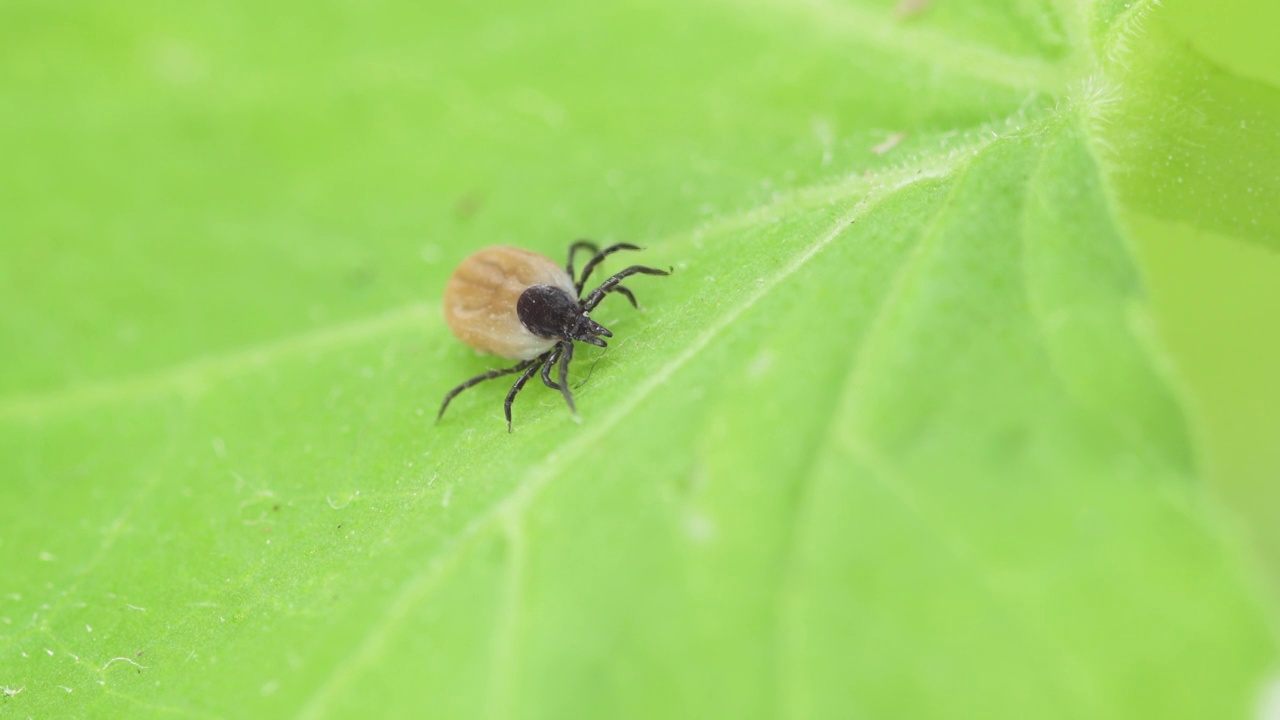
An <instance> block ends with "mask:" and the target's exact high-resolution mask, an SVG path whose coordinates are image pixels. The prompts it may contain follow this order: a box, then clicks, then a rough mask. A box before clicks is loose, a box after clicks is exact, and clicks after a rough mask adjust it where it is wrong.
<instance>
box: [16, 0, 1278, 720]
mask: <svg viewBox="0 0 1280 720" xmlns="http://www.w3.org/2000/svg"><path fill="white" fill-rule="evenodd" d="M1151 10H1152V7H1151V5H1150V4H1147V3H1131V4H1130V3H1111V2H1101V3H1097V4H1084V5H1078V6H1077V5H1075V4H1072V3H1067V2H1060V3H1051V2H1042V3H1001V2H994V1H987V2H975V3H966V4H963V5H960V4H947V3H935V4H934V5H933V6H929V7H925V8H924V9H922V10H920V11H919V12H917V13H916V14H914V15H912V16H910V17H905V18H903V17H900V16H899V15H898V14H895V7H894V5H893V4H892V3H888V2H865V3H847V4H846V3H835V2H830V3H828V2H810V3H797V4H782V3H767V2H758V3H745V4H729V3H715V2H708V3H702V4H695V5H684V4H681V5H678V6H677V5H669V6H655V5H651V4H634V5H631V4H607V5H605V6H603V7H596V6H592V7H589V8H588V7H580V6H577V5H575V4H562V5H557V4H550V5H548V4H540V5H539V6H538V7H536V8H534V7H525V6H523V5H518V4H512V5H510V6H502V7H494V6H492V5H485V6H483V7H479V6H474V7H473V6H472V5H468V4H457V5H444V4H438V5H437V4H432V5H430V6H422V5H414V4H410V3H387V4H384V5H379V6H377V7H363V6H361V7H357V6H346V5H341V6H314V5H307V6H305V7H303V6H301V5H300V6H298V7H297V8H291V9H290V11H288V12H286V10H285V9H284V7H283V6H278V5H277V6H271V7H264V6H261V5H259V4H251V3H240V4H233V5H225V4H219V5H216V6H215V5H208V6H205V5H195V6H191V7H186V6H184V7H183V8H182V9H181V10H176V9H165V8H152V7H149V6H145V5H144V4H142V3H136V4H129V3H125V4H122V5H115V6H111V7H109V8H108V7H105V6H101V7H99V6H92V7H90V6H86V7H85V8H84V11H85V15H84V16H83V17H81V18H80V19H79V20H78V21H72V20H71V19H69V18H68V17H66V16H61V15H58V14H57V11H56V10H54V9H52V8H47V7H45V6H43V5H42V4H37V3H17V4H14V5H11V6H8V7H6V9H4V10H3V11H0V13H3V15H0V28H4V29H2V30H0V42H3V44H4V46H5V47H7V48H9V50H8V51H7V53H6V55H4V56H3V63H4V65H3V67H4V68H5V69H6V70H7V71H8V73H9V75H10V76H11V77H12V78H13V81H12V83H11V84H9V85H8V86H7V88H6V90H5V94H6V95H7V96H8V100H9V102H4V103H0V107H3V108H5V109H3V110H0V129H2V130H3V132H0V137H3V138H5V139H4V140H0V143H3V145H0V148H2V149H3V150H4V154H5V155H6V156H7V157H9V158H10V161H9V162H8V163H7V170H6V171H4V172H0V190H3V192H0V198H3V199H0V215H3V217H5V218H6V220H5V222H6V225H7V226H8V229H7V231H6V232H5V235H6V236H7V237H9V238H12V239H11V240H7V241H6V243H5V245H4V247H3V255H0V262H2V263H3V268H4V270H3V272H5V273H6V277H5V282H4V283H3V284H0V303H3V304H4V306H5V307H7V308H10V310H8V311H6V312H5V313H4V314H3V315H2V316H0V323H2V324H0V332H2V333H3V337H5V338H10V339H11V341H10V342H12V345H11V347H10V348H9V349H8V350H7V352H6V356H7V357H8V361H7V362H6V363H5V364H4V366H3V368H0V476H3V477H4V478H6V481H5V484H4V486H3V496H2V498H0V499H2V500H3V502H0V528H2V529H0V551H3V554H4V555H3V557H4V573H3V576H2V577H0V623H3V624H0V686H3V687H4V688H5V689H6V693H5V696H4V697H3V698H2V699H0V703H3V704H0V712H4V711H8V712H13V713H14V714H15V715H22V716H25V715H33V716H44V715H62V714H65V715H73V716H84V715H93V716H117V715H129V716H136V715H140V714H141V715H169V714H173V715H194V716H201V717H204V716H219V717H223V716H225V717H232V716H246V715H249V716H254V715H269V716H275V715H302V716H304V717H329V716H355V715H362V716H363V715H369V714H373V715H378V716H409V715H412V714H417V713H420V712H422V711H423V710H424V708H429V709H430V711H431V712H432V714H434V715H439V716H443V717H472V716H482V715H484V716H491V717H513V716H521V717H546V718H563V717H584V716H599V715H605V716H609V717H636V718H651V717H691V718H692V717H708V716H722V717H735V718H746V717H769V716H786V717H850V716H902V717H922V716H959V717H974V716H982V717H1011V718H1025V717H1037V718H1049V717H1064V718H1065V717H1081V716H1086V717H1117V718H1119V717H1170V718H1172V717H1222V716H1244V715H1246V714H1247V713H1249V712H1250V711H1251V710H1252V709H1253V708H1254V706H1255V703H1256V701H1257V697H1258V693H1259V691H1260V689H1261V688H1262V687H1263V682H1264V678H1265V677H1266V673H1267V672H1268V671H1270V670H1273V668H1274V665H1275V662H1276V643H1275V638H1274V635H1273V633H1272V632H1271V630H1270V629H1269V625H1268V621H1269V618H1270V617H1271V614H1272V609H1271V608H1269V607H1267V606H1266V605H1265V602H1264V599H1263V598H1262V597H1261V596H1260V595H1259V593H1258V592H1257V590H1256V588H1255V587H1254V585H1253V581H1252V579H1251V578H1250V576H1249V575H1248V573H1247V572H1246V571H1245V570H1244V569H1243V567H1242V566H1243V563H1242V561H1241V554H1240V552H1239V549H1238V548H1237V547H1236V545H1235V542H1234V541H1233V539H1232V537H1231V534H1230V532H1229V529H1228V528H1226V527H1225V526H1224V524H1223V522H1222V520H1221V519H1220V518H1219V517H1218V516H1217V515H1216V513H1215V510H1214V508H1213V505H1212V503H1211V502H1210V501H1208V500H1207V499H1206V497H1205V495H1204V490H1203V488H1202V487H1201V485H1200V483H1199V470H1198V466H1197V462H1196V459H1195V446H1194V442H1193V441H1192V439H1191V438H1190V436H1189V433H1188V430H1187V422H1186V419H1185V417H1184V412H1183V410H1182V408H1181V406H1180V405H1179V402H1178V400H1177V397H1176V394H1175V391H1174V388H1173V386H1172V385H1171V383H1170V381H1169V379H1168V378H1167V377H1165V375H1164V374H1163V373H1162V371H1161V370H1160V363H1159V355H1158V350H1156V349H1155V348H1153V345H1152V340H1151V333H1150V331H1149V327H1148V320H1147V318H1146V315H1145V310H1144V307H1145V305H1144V303H1145V300H1144V296H1143V289H1142V285H1141V282H1140V279H1139V277H1138V275H1137V273H1136V271H1135V269H1134V267H1133V262H1132V260H1131V259H1130V257H1129V254H1128V249H1127V245H1126V238H1125V236H1124V233H1123V230H1122V228H1121V227H1120V226H1119V225H1118V224H1117V222H1116V220H1115V217H1114V214H1113V213H1114V208H1115V206H1116V203H1117V201H1118V200H1119V201H1123V202H1128V203H1133V204H1135V205H1139V206H1142V207H1143V208H1144V210H1146V211H1149V212H1154V213H1155V214H1157V215H1162V216H1167V217H1175V218H1177V217H1179V213H1181V212H1182V209H1183V208H1186V207H1188V204H1191V205H1194V203H1195V202H1196V200H1195V198H1194V197H1192V196H1189V195H1188V196H1177V197H1173V196H1169V195H1167V194H1162V193H1164V191H1163V190H1162V191H1160V192H1154V191H1153V192H1152V193H1150V194H1144V192H1143V191H1142V190H1141V186H1142V182H1143V180H1142V178H1162V179H1163V180H1162V182H1163V181H1164V180H1167V178H1164V175H1163V174H1162V173H1161V172H1160V171H1159V160H1158V158H1156V157H1155V156H1154V155H1153V154H1152V153H1151V152H1149V151H1143V150H1142V149H1143V148H1148V149H1149V146H1147V145H1143V143H1144V142H1147V143H1149V142H1154V141H1153V140H1152V138H1156V137H1159V133H1160V132H1162V131H1161V130H1160V129H1159V128H1158V127H1155V128H1153V129H1150V130H1144V128H1143V127H1141V126H1140V125H1139V124H1138V123H1136V122H1132V118H1133V115H1134V113H1135V112H1138V111H1139V110H1140V109H1141V108H1143V107H1149V106H1151V104H1152V103H1155V102H1156V101H1155V100H1152V99H1150V98H1156V97H1158V96H1159V94H1160V88H1161V87H1164V86H1159V85H1157V86H1155V87H1146V88H1145V89H1143V91H1142V93H1134V94H1131V93H1129V92H1128V91H1129V90H1130V89H1131V88H1132V87H1133V85H1132V84H1131V83H1133V82H1135V80H1134V78H1135V77H1141V76H1140V75H1138V73H1139V70H1136V69H1134V68H1138V67H1140V62H1139V59H1140V58H1143V57H1146V56H1145V55H1144V54H1143V53H1145V52H1148V49H1150V48H1155V50H1150V52H1156V51H1159V52H1166V51H1167V52H1173V51H1171V50H1168V48H1167V46H1166V45H1161V44H1160V43H1162V42H1164V41H1162V40H1160V39H1158V38H1156V39H1152V38H1153V37H1154V36H1149V35H1146V34H1144V33H1143V32H1142V28H1143V27H1144V25H1143V18H1144V17H1145V14H1146V13H1148V12H1150V11H1151ZM6 16H7V17H6ZM35 28H41V30H42V31H41V32H35V31H34V29H35ZM1117 43H1122V45H1118V44H1117ZM1144 43H1149V44H1144ZM1180 57H1183V56H1180ZM1187 57H1189V56H1187ZM1186 62H1194V61H1193V60H1186ZM86 68H94V72H86ZM53 87H66V88H69V90H68V91H67V92H52V91H51V90H50V88H53ZM1264 90H1265V88H1264ZM1267 92H1271V91H1267ZM1259 93H1260V94H1259V95H1258V97H1261V98H1263V100H1262V101H1259V102H1264V101H1266V100H1265V98H1266V97H1269V96H1267V95H1266V92H1263V91H1259ZM1118 98H1120V99H1123V100H1118ZM1135 98H1136V99H1135ZM1144 98H1145V99H1144ZM1142 103H1147V105H1142ZM19 107H20V108H22V110H21V111H19V110H17V109H16V108H19ZM1135 108H1137V109H1135ZM1144 133H1146V134H1144ZM1215 147H1219V148H1220V149H1222V150H1224V151H1234V150H1238V147H1237V146H1235V145H1229V144H1225V141H1224V144H1221V145H1218V146H1215ZM1276 147H1277V146H1276V145H1274V144H1273V145H1271V146H1269V149H1268V152H1274V151H1275V149H1276ZM1135 148H1137V149H1135ZM1212 154H1213V153H1205V154H1204V155H1203V157H1204V158H1205V162H1206V163H1210V161H1211V160H1212V157H1211V156H1212ZM1215 167H1216V166H1215ZM1213 172H1216V171H1213ZM1213 172H1211V171H1210V170H1204V171H1203V172H1201V171H1196V172H1195V173H1194V174H1195V177H1197V178H1200V179H1206V178H1209V179H1211V178H1212V177H1215V176H1214V175H1213ZM1162 187H1163V186H1162ZM1113 188H1114V189H1113ZM1135 188H1136V189H1135ZM1229 211H1230V208H1229V207H1227V206H1223V205H1214V204H1212V203H1205V204H1202V205H1194V207H1190V209H1188V210H1187V212H1188V213H1190V215H1188V217H1190V216H1191V215H1194V218H1195V219H1196V220H1195V221H1196V222H1205V223H1209V224H1212V225H1215V226H1217V227H1229V228H1237V229H1240V228H1244V229H1240V232H1241V233H1242V234H1244V235H1246V236H1249V237H1250V238H1254V237H1255V236H1254V235H1251V233H1253V231H1251V230H1248V228H1245V227H1244V225H1241V224H1240V223H1236V222H1235V221H1234V220H1229V219H1224V214H1229ZM1259 217H1260V216H1259ZM1203 218H1207V220H1201V219H1203ZM1266 232H1267V231H1265V229H1264V231H1260V232H1259V233H1258V234H1257V235H1256V238H1265V237H1267V235H1266ZM583 235H586V236H590V237H593V238H596V239H598V240H602V241H622V240H625V241H634V242H638V243H640V244H642V245H644V246H646V250H645V251H644V252H643V253H642V254H637V255H634V256H633V258H634V259H635V260H636V261H638V262H644V263H648V264H653V265H660V266H666V265H671V266H674V268H675V272H674V274H673V275H672V276H670V277H669V278H648V277H645V278H638V279H636V281H635V282H631V283H630V286H631V287H632V289H633V290H634V291H635V292H636V294H637V296H638V297H639V298H640V300H641V302H642V304H643V305H644V306H645V312H643V313H635V312H633V311H632V310H631V309H630V308H629V307H627V306H626V304H625V303H623V302H618V301H616V299H614V300H611V301H610V302H608V303H606V304H605V305H604V306H602V309H601V311H600V312H599V313H597V314H596V315H595V317H596V319H597V320H600V321H601V322H603V323H604V324H605V325H606V326H608V327H610V328H611V329H612V330H613V331H614V332H615V334H616V338H615V339H614V340H613V341H612V344H611V347H610V349H609V350H608V351H607V352H604V353H597V352H591V353H587V352H584V353H582V355H581V356H580V358H579V360H578V364H577V365H576V366H575V373H574V379H575V382H581V383H582V384H581V385H580V387H579V388H578V389H577V391H576V392H577V397H578V400H579V407H580V411H581V413H582V422H581V423H580V424H575V423H574V422H573V421H572V418H571V416H570V415H569V414H568V413H567V411H566V410H565V408H564V407H563V403H562V401H561V399H560V397H559V395H558V394H556V393H554V392H552V391H550V390H547V389H546V388H542V387H534V384H532V383H531V385H530V386H529V387H528V388H527V389H526V391H525V392H524V393H523V394H522V395H521V396H520V397H519V398H518V400H517V402H516V405H515V422H516V431H515V433H513V434H511V435H508V434H507V433H506V432H505V427H504V424H503V422H502V421H501V407H500V406H501V398H502V395H503V393H504V391H505V386H504V387H495V386H494V385H496V384H498V383H494V384H489V385H486V386H480V387H478V388H476V389H473V390H470V391H468V392H467V393H466V394H464V395H462V396H460V397H459V398H458V399H457V400H455V402H454V404H453V405H452V406H451V407H450V410H449V414H448V415H447V416H446V417H445V418H444V420H443V421H442V422H441V423H439V424H438V425H432V422H431V421H432V417H433V416H434V413H435V408H436V402H438V399H439V398H440V396H441V395H442V394H443V393H444V392H445V391H446V390H447V389H448V388H449V387H452V386H453V385H455V384H456V383H458V382H460V381H462V380H463V379H466V378H467V377H470V376H472V375H475V374H478V373H480V372H483V371H484V370H485V369H487V368H489V367H492V366H493V360H492V359H491V358H483V357H477V356H475V355H474V354H473V353H471V352H470V351H468V350H467V349H465V348H463V347H461V346H460V345H459V344H458V343H456V342H455V341H453V340H452V338H451V337H450V336H449V334H448V331H447V329H446V328H445V327H444V324H443V322H442V320H441V319H440V317H439V305H438V302H437V300H436V298H438V297H439V295H440V292H441V290H442V288H443V284H444V281H445V278H446V277H447V275H448V272H449V271H450V270H451V268H452V267H453V266H454V265H455V264H456V262H457V261H458V260H459V259H460V258H461V257H463V256H464V255H465V254H466V253H468V252H469V251H471V250H473V249H475V248H476V247H479V246H482V245H486V244H495V243H512V244H520V245H524V246H528V247H532V248H537V249H540V250H542V251H545V252H547V253H548V254H549V255H551V256H552V257H555V258H560V257H561V256H562V253H563V247H564V246H565V245H567V241H568V240H570V239H572V238H575V237H578V236H583ZM621 266H622V262H621V261H619V262H612V261H611V264H610V265H609V268H610V269H617V268H620V267H621Z"/></svg>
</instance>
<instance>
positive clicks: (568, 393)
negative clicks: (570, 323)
mask: <svg viewBox="0 0 1280 720" xmlns="http://www.w3.org/2000/svg"><path fill="white" fill-rule="evenodd" d="M560 347H561V348H562V350H561V352H560V394H561V395H564V401H565V402H566V403H568V404H569V412H571V413H573V414H574V415H577V414H578V408H576V407H574V405H573V391H572V390H570V389H569V361H570V360H572V359H573V341H572V340H565V341H564V342H562V343H560Z"/></svg>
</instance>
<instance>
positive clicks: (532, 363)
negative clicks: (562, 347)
mask: <svg viewBox="0 0 1280 720" xmlns="http://www.w3.org/2000/svg"><path fill="white" fill-rule="evenodd" d="M543 357H546V355H539V356H538V357H536V358H534V359H532V360H529V361H528V363H529V366H528V367H529V369H528V370H525V371H524V372H523V373H522V374H521V375H520V378H519V379H518V380H516V384H515V385H512V386H511V392H509V393H507V402H506V404H504V405H503V406H502V411H503V412H504V413H506V416H507V432H511V403H512V402H514V401H515V399H516V395H517V394H518V393H519V392H520V391H521V390H522V389H524V384H525V383H527V382H529V378H531V377H533V374H534V373H536V372H538V360H539V358H543Z"/></svg>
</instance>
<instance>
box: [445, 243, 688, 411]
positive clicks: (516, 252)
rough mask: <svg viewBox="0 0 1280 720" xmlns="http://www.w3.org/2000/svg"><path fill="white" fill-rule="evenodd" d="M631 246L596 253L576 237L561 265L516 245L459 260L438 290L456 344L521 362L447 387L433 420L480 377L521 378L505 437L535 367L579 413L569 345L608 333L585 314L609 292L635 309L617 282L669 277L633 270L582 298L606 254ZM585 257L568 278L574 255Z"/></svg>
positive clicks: (597, 340)
mask: <svg viewBox="0 0 1280 720" xmlns="http://www.w3.org/2000/svg"><path fill="white" fill-rule="evenodd" d="M639 249H640V248H638V247H636V246H635V245H632V244H630V243H618V244H616V245H610V246H609V247H607V248H605V249H603V250H601V249H600V248H599V247H598V246H597V245H596V244H595V243H592V242H589V241H587V240H579V241H577V242H575V243H573V244H572V245H570V246H569V260H568V262H567V263H565V266H564V267H563V268H561V267H560V266H559V265H557V264H556V263H555V262H554V261H553V260H551V259H550V258H548V257H545V256H543V255H539V254H537V253H535V252H530V251H528V250H522V249H520V248H516V247H509V246H496V247H488V248H485V249H483V250H479V251H476V252H475V253H473V254H471V255H470V256H468V257H467V259H465V260H463V261H462V264H461V265H459V266H458V269H457V270H454V271H453V275H451V276H450V277H449V282H448V283H447V284H446V285H445V288H444V319H445V322H446V323H448V325H449V329H450V330H452V331H453V334H454V335H456V336H457V337H458V339H459V340H461V341H462V342H464V343H466V344H468V345H470V346H471V347H473V348H475V349H476V350H479V351H481V352H485V353H490V354H493V355H498V356H500V357H504V358H509V359H511V360H519V361H520V362H519V363H517V364H516V365H514V366H512V367H509V368H502V369H500V370H490V371H489V372H487V373H484V374H483V375H477V376H475V377H473V378H471V379H470V380H468V381H466V382H464V383H462V384H461V385H459V386H457V387H455V388H454V389H452V390H450V391H449V392H448V394H446V395H445V396H444V402H442V403H440V412H439V414H438V415H436V420H439V419H440V418H441V417H444V411H445V408H447V407H449V401H451V400H453V399H454V398H455V397H457V396H458V393H461V392H462V391H463V390H466V389H467V388H470V387H473V386H475V385H478V384H480V383H482V382H484V381H485V380H492V379H493V378H496V377H501V376H503V375H512V374H514V373H520V377H519V378H517V379H516V382H515V384H514V385H512V386H511V391H510V392H508V393H507V401H506V403H505V405H504V406H503V411H504V412H505V414H506V416H507V432H511V403H512V402H513V401H515V399H516V395H517V394H519V392H520V391H521V390H522V389H523V388H524V385H525V383H527V382H528V381H529V378H531V377H533V375H534V373H536V372H538V371H539V369H541V371H542V383H543V384H544V385H546V386H547V387H549V388H551V389H552V390H559V391H560V394H561V395H563V396H564V401H565V403H566V404H567V405H568V406H569V412H572V413H574V414H575V415H576V414H577V412H578V411H577V409H576V408H575V407H574V404H573V393H572V392H571V391H570V390H569V362H570V361H571V360H573V343H574V342H575V341H576V342H584V343H587V344H588V345H595V346H596V347H606V345H607V343H606V342H605V341H604V338H609V337H613V333H611V332H609V329H608V328H606V327H604V326H603V325H601V324H600V323H597V322H596V321H594V320H592V319H591V311H592V310H594V309H595V308H596V306H597V305H599V304H600V301H601V300H603V299H604V298H605V296H606V295H608V294H610V293H618V294H619V295H622V296H623V297H625V298H626V299H628V300H630V301H631V305H632V307H637V308H638V307H639V306H638V305H637V304H636V297H635V295H632V294H631V291H630V290H628V289H627V288H626V287H624V286H623V285H621V284H620V283H621V282H622V281H623V280H624V279H626V278H628V277H631V276H632V275H669V274H670V272H669V270H659V269H657V268H651V267H646V266H644V265H632V266H631V267H628V268H627V269H625V270H622V271H621V272H618V273H617V274H615V275H613V276H612V277H610V278H609V279H608V280H605V281H604V282H602V283H600V285H599V286H598V287H596V289H595V290H592V291H591V292H589V293H587V294H586V295H585V296H584V295H583V294H582V289H583V287H584V286H585V285H586V284H587V280H588V279H589V278H590V277H591V272H592V271H593V270H595V269H596V267H597V266H598V265H599V264H600V263H601V261H603V260H604V259H605V258H606V257H608V256H610V255H612V254H613V253H616V252H618V251H619V250H639ZM581 251H587V252H590V253H591V259H590V260H588V261H587V264H586V265H584V266H583V267H582V275H581V276H579V277H578V278H577V279H576V280H575V279H574V270H573V261H574V257H575V256H576V255H577V254H578V253H579V252H581ZM557 362H558V363H560V381H559V382H555V381H554V380H552V379H551V370H552V368H553V367H554V366H555V364H556V363H557Z"/></svg>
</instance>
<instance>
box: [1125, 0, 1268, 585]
mask: <svg viewBox="0 0 1280 720" xmlns="http://www.w3.org/2000/svg"><path fill="white" fill-rule="evenodd" d="M1164 11H1165V13H1166V14H1167V17H1168V19H1169V22H1170V24H1171V25H1172V26H1173V27H1175V28H1176V29H1177V32H1178V33H1179V34H1180V36H1181V37H1182V38H1184V39H1185V40H1186V42H1187V43H1188V44H1189V45H1190V46H1191V47H1193V48H1195V49H1196V50H1198V51H1199V52H1201V53H1203V54H1204V55H1205V56H1206V57H1208V58H1209V59H1210V60H1212V61H1213V62H1215V63H1216V64H1219V65H1221V66H1222V67H1224V68H1228V69H1229V70H1231V71H1232V72H1234V73H1236V74H1239V75H1240V76H1243V77H1248V78H1253V79H1256V80H1260V81H1264V82H1267V83H1269V84H1270V85H1272V86H1280V54H1278V53H1276V51H1275V39H1274V35H1273V32H1272V30H1273V28H1275V27H1276V24H1277V23H1280V10H1278V9H1277V7H1276V5H1275V4H1274V3H1269V2H1263V1H1260V0H1248V1H1245V2H1235V3H1213V2H1192V1H1189V0H1169V1H1168V2H1166V3H1164ZM1278 172H1280V170H1278ZM1269 202H1270V203H1271V204H1272V206H1273V210H1272V212H1280V202H1278V201H1276V200H1274V199H1272V200H1270V201H1269ZM1127 222H1128V224H1129V229H1130V231H1131V232H1132V233H1133V235H1132V236H1133V238H1134V241H1135V243H1136V245H1137V250H1138V258H1139V261H1140V263H1141V265H1142V270H1143V272H1144V273H1145V275H1146V279H1147V283H1148V286H1149V289H1150V292H1151V299H1152V308H1153V312H1154V313H1155V315H1156V320H1157V322H1158V324H1159V329H1160V334H1161V338H1162V340H1163V341H1164V342H1165V344H1166V348H1167V349H1168V351H1169V354H1170V356H1171V358H1172V360H1173V363H1174V365H1175V366H1176V367H1177V372H1178V375H1179V377H1180V378H1181V379H1182V381H1183V382H1184V384H1185V385H1184V387H1185V390H1186V395H1187V401H1188V403H1189V405H1190V407H1191V408H1192V413H1191V416H1192V422H1193V423H1195V424H1196V426H1197V429H1198V430H1199V431H1200V433H1201V439H1202V441H1203V443H1204V449H1205V455H1204V458H1203V460H1204V462H1205V467H1206V470H1207V471H1208V475H1209V479H1210V481H1211V482H1212V485H1213V487H1214V489H1215V490H1216V491H1217V493H1218V494H1219V496H1220V497H1221V498H1222V501H1223V503H1224V505H1225V506H1226V507H1227V508H1229V511H1230V512H1231V513H1232V514H1234V515H1235V516H1236V517H1238V518H1240V519H1241V520H1242V525H1241V526H1240V527H1241V532H1242V533H1243V535H1244V537H1246V538H1247V541H1248V543H1249V545H1250V546H1251V547H1253V548H1254V549H1255V552H1256V553H1257V557H1258V562H1259V565H1260V567H1261V568H1262V569H1263V570H1264V572H1265V573H1266V575H1267V576H1268V577H1269V578H1270V581H1271V584H1272V589H1273V590H1272V591H1273V593H1274V592H1275V590H1276V588H1278V587H1280V586H1278V585H1276V583H1277V582H1280V377H1278V376H1277V372H1276V370H1277V368H1280V321H1277V318H1276V310H1277V308H1280V255H1277V254H1276V253H1275V252H1274V251H1270V250H1268V249H1266V248H1264V247H1262V246H1258V245H1252V244H1248V243H1243V242H1241V241H1238V240H1236V239H1233V238H1225V237H1221V236H1218V235H1215V234H1213V233H1209V232H1203V231H1197V230H1195V229H1192V228H1188V227H1186V226H1185V225H1178V224H1173V223H1165V222H1160V221H1156V220H1152V219H1150V218H1148V217H1141V216H1136V215H1129V216H1128V217H1127Z"/></svg>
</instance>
